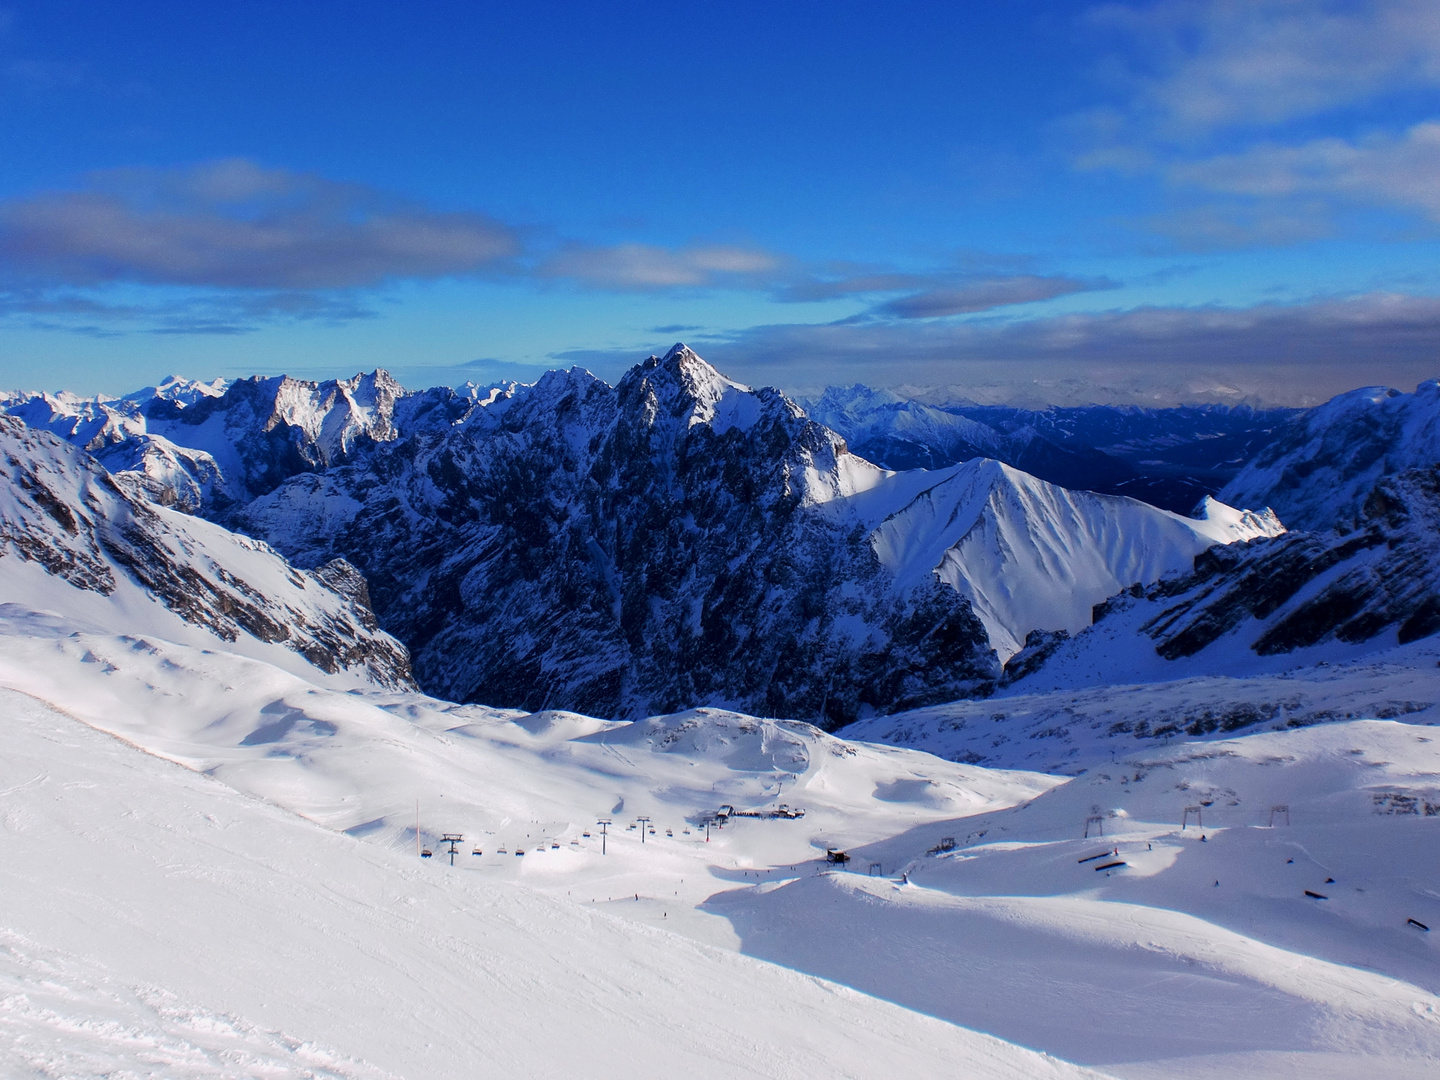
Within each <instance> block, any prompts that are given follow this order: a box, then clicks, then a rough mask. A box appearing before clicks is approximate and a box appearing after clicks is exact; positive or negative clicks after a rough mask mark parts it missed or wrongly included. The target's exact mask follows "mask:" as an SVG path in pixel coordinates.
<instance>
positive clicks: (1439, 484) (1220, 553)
mask: <svg viewBox="0 0 1440 1080" xmlns="http://www.w3.org/2000/svg"><path fill="white" fill-rule="evenodd" d="M1437 527H1440V466H1431V467H1430V468H1429V469H1416V470H1411V471H1409V472H1405V473H1401V474H1400V475H1398V476H1392V477H1388V478H1386V479H1385V480H1383V481H1381V482H1380V484H1378V485H1377V486H1376V487H1375V489H1374V490H1373V491H1372V492H1371V494H1370V496H1369V498H1368V499H1367V500H1366V501H1365V503H1364V505H1363V507H1362V508H1361V515H1360V521H1359V522H1358V523H1357V525H1356V527H1354V528H1352V529H1349V530H1347V531H1344V532H1340V533H1336V534H1326V533H1288V534H1286V535H1285V536H1283V537H1279V538H1277V539H1273V540H1263V541H1255V542H1253V543H1251V544H1246V545H1238V544H1237V545H1235V546H1234V547H1229V548H1224V549H1218V548H1217V549H1212V550H1210V551H1207V552H1205V553H1204V554H1202V555H1201V556H1199V557H1198V558H1197V559H1196V560H1195V573H1194V575H1193V576H1192V577H1191V578H1188V579H1182V580H1180V581H1176V582H1173V583H1163V584H1161V585H1159V586H1156V587H1155V589H1154V590H1152V591H1153V595H1154V597H1155V598H1156V599H1158V600H1161V601H1164V600H1166V599H1168V598H1169V597H1170V596H1178V597H1183V599H1181V601H1180V602H1179V603H1177V604H1175V605H1174V606H1172V607H1167V608H1166V610H1165V611H1164V612H1163V613H1161V614H1160V615H1158V616H1156V618H1155V619H1153V620H1152V621H1151V622H1150V623H1148V624H1147V625H1146V627H1145V630H1146V632H1147V633H1149V634H1150V636H1151V637H1153V638H1155V640H1156V642H1157V644H1156V650H1157V651H1158V652H1159V653H1160V654H1161V655H1162V656H1165V657H1166V658H1167V659H1173V658H1174V657H1177V656H1189V655H1191V654H1193V653H1196V652H1198V651H1199V650H1201V649H1203V648H1205V647H1206V646H1207V645H1209V644H1210V643H1211V642H1213V641H1215V640H1217V639H1218V638H1220V637H1221V636H1222V635H1224V634H1227V633H1229V632H1231V631H1232V630H1234V629H1235V628H1236V627H1238V626H1239V625H1240V624H1241V623H1242V622H1243V621H1244V620H1247V619H1252V618H1253V619H1257V620H1259V621H1260V622H1261V623H1262V624H1263V629H1262V630H1261V631H1260V632H1259V633H1258V634H1257V635H1255V638H1254V641H1253V642H1252V643H1251V646H1250V647H1251V648H1252V649H1254V650H1255V652H1256V653H1258V654H1260V655H1261V656H1266V655H1271V654H1275V653H1285V652H1291V651H1293V650H1295V649H1298V648H1304V647H1307V646H1311V645H1316V644H1319V643H1320V642H1322V641H1325V640H1327V639H1331V638H1333V639H1335V640H1338V641H1342V642H1349V643H1356V642H1363V641H1369V640H1370V639H1371V638H1374V637H1376V636H1377V635H1379V634H1380V633H1382V632H1383V631H1385V630H1387V629H1391V628H1394V629H1395V631H1396V633H1397V636H1398V640H1399V642H1400V643H1401V644H1404V643H1405V642H1407V641H1414V640H1415V639H1417V638H1421V637H1428V636H1429V635H1430V634H1433V633H1434V632H1435V631H1436V630H1440V560H1437V555H1440V532H1437ZM1302 591H1303V595H1302Z"/></svg>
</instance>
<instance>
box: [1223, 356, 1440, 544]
mask: <svg viewBox="0 0 1440 1080" xmlns="http://www.w3.org/2000/svg"><path fill="white" fill-rule="evenodd" d="M1437 463H1440V382H1437V381H1436V380H1434V379H1431V380H1428V381H1426V382H1423V383H1421V384H1420V385H1419V386H1417V387H1416V388H1415V392H1414V393H1412V394H1405V393H1401V392H1400V391H1398V390H1392V389H1389V388H1388V387H1383V386H1369V387H1363V388H1361V389H1359V390H1352V391H1350V392H1349V393H1346V394H1341V395H1339V396H1338V397H1335V398H1333V399H1332V400H1330V401H1328V402H1326V403H1325V404H1324V405H1321V406H1319V407H1318V408H1315V409H1311V410H1309V411H1308V412H1305V413H1302V414H1301V415H1300V416H1298V417H1296V418H1295V419H1294V420H1293V421H1291V422H1290V424H1289V425H1288V426H1287V427H1286V428H1285V429H1284V430H1283V431H1282V432H1281V434H1280V436H1279V437H1278V438H1277V439H1276V441H1275V442H1274V443H1272V444H1271V445H1270V446H1268V447H1266V448H1265V449H1264V450H1263V451H1262V452H1261V453H1260V454H1258V455H1257V456H1256V457H1255V458H1254V459H1253V460H1252V461H1250V462H1249V463H1248V464H1247V465H1246V466H1245V468H1244V469H1243V470H1241V472H1240V474H1239V475H1238V476H1236V477H1235V479H1234V480H1232V481H1231V482H1230V483H1229V484H1227V485H1226V486H1225V489H1224V490H1223V491H1221V493H1220V498H1222V499H1224V500H1225V501H1227V502H1231V503H1235V504H1236V505H1242V506H1269V507H1272V508H1273V509H1274V510H1275V512H1276V513H1277V514H1279V515H1280V519H1281V520H1282V521H1284V522H1285V524H1286V525H1288V526H1290V527H1291V528H1302V529H1329V528H1333V527H1334V526H1335V525H1337V524H1339V523H1341V522H1342V521H1346V520H1349V519H1351V518H1353V517H1354V516H1355V514H1356V513H1357V512H1358V511H1359V509H1360V506H1361V504H1362V503H1363V502H1364V500H1365V498H1366V496H1368V495H1369V494H1370V491H1371V489H1373V488H1374V487H1375V484H1376V483H1377V482H1378V481H1379V480H1380V479H1381V478H1382V477H1385V476H1389V475H1391V474H1393V473H1398V472H1401V471H1403V470H1406V469H1415V468H1425V467H1427V466H1430V465H1434V464H1437Z"/></svg>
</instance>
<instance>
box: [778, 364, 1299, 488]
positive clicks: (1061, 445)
mask: <svg viewBox="0 0 1440 1080" xmlns="http://www.w3.org/2000/svg"><path fill="white" fill-rule="evenodd" d="M802 404H803V405H804V406H805V409H806V411H807V412H808V413H809V415H810V416H811V417H812V418H813V419H815V420H817V421H819V422H820V423H822V424H825V425H826V426H827V427H829V428H831V429H833V430H834V431H837V432H839V433H840V434H841V435H843V436H844V437H845V439H846V441H847V442H848V443H849V444H850V446H851V448H852V449H853V450H854V451H855V452H856V453H857V454H859V455H860V456H862V457H864V458H868V459H869V460H871V461H873V462H875V463H876V464H877V465H881V466H883V467H884V468H887V469H916V468H922V469H936V468H942V467H944V466H946V465H953V464H955V463H957V462H961V461H969V460H971V459H972V458H977V457H992V458H995V459H997V460H999V461H1003V462H1005V463H1006V464H1007V465H1012V466H1014V467H1015V468H1017V469H1023V470H1024V471H1025V472H1028V473H1030V474H1031V475H1032V476H1037V477H1039V478H1040V479H1042V480H1048V481H1049V482H1050V483H1052V484H1059V485H1060V486H1062V487H1068V488H1081V489H1084V490H1086V491H1097V492H1101V493H1104V494H1109V495H1128V496H1130V497H1131V498H1135V499H1139V500H1141V501H1142V502H1148V503H1150V504H1152V505H1154V506H1158V507H1161V508H1162V509H1166V510H1173V511H1175V512H1176V513H1181V514H1188V513H1190V512H1191V511H1192V510H1193V509H1194V508H1195V507H1196V506H1198V505H1199V504H1200V501H1201V500H1202V499H1203V498H1205V497H1206V496H1207V495H1217V494H1218V493H1219V492H1220V490H1221V488H1223V487H1224V486H1225V485H1226V484H1227V483H1229V482H1230V481H1231V480H1232V479H1233V478H1234V477H1235V475H1236V474H1237V473H1238V472H1239V470H1240V469H1241V468H1242V467H1243V466H1244V465H1245V464H1246V462H1248V461H1249V460H1250V459H1251V458H1252V457H1253V456H1254V455H1255V454H1256V453H1257V452H1258V451H1259V450H1260V449H1261V448H1263V447H1266V446H1268V445H1270V444H1271V443H1272V442H1273V441H1274V440H1275V439H1276V438H1277V436H1278V434H1279V432H1280V430H1281V429H1282V428H1284V427H1285V426H1286V424H1287V423H1288V422H1289V421H1291V420H1292V419H1294V417H1295V416H1296V415H1297V413H1298V410H1293V409H1266V410H1255V409H1252V408H1250V407H1249V406H1246V405H1241V406H1234V407H1230V406H1224V405H1195V406H1186V407H1182V408H1172V409H1141V408H1137V407H1135V406H1111V405H1091V406H1087V407H1069V408H1052V409H1047V410H1044V411H1036V410H1031V409H1017V408H1008V407H1004V406H996V405H974V404H969V403H965V404H957V405H945V406H937V405H933V404H926V403H924V402H921V401H917V400H914V399H913V398H904V397H901V396H899V395H898V394H895V393H893V392H892V391H889V390H874V389H871V388H870V387H867V386H849V387H831V388H830V389H828V390H827V391H825V393H824V394H822V395H820V396H819V397H815V398H805V399H802ZM1234 505H1247V506H1259V505H1264V504H1263V503H1254V502H1251V503H1234Z"/></svg>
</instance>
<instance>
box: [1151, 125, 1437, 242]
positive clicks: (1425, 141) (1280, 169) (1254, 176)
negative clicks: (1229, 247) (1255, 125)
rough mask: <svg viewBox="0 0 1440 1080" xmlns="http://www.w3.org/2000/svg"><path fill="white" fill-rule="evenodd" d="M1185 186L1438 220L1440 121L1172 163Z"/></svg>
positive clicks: (1270, 144)
mask: <svg viewBox="0 0 1440 1080" xmlns="http://www.w3.org/2000/svg"><path fill="white" fill-rule="evenodd" d="M1169 172H1170V176H1171V177H1172V178H1173V179H1174V180H1176V181H1178V182H1180V183H1185V184H1190V185H1193V186H1195V187H1201V188H1206V189H1209V190H1211V191H1217V192H1223V193H1227V194H1238V195H1250V196H1255V197H1257V198H1261V199H1272V200H1273V199H1281V198H1290V197H1293V196H1310V197H1314V196H1330V197H1337V198H1343V199H1347V200H1352V201H1358V202H1366V203H1381V204H1388V205H1391V206H1396V207H1400V208H1404V209H1410V210H1417V211H1419V212H1420V213H1422V214H1424V215H1425V216H1426V217H1428V218H1429V219H1430V220H1432V221H1440V184H1437V182H1436V181H1437V178H1440V121H1433V120H1432V121H1428V122H1426V123H1422V124H1416V125H1415V126H1414V127H1411V128H1410V129H1409V130H1408V131H1404V132H1402V133H1400V134H1398V135H1386V134H1377V135H1371V136H1368V137H1366V138H1363V139H1358V140H1348V139H1340V138H1324V139H1312V140H1310V141H1308V142H1304V143H1301V144H1299V145H1294V146H1283V145H1276V144H1273V143H1266V144H1262V145H1259V146H1253V147H1250V148H1248V149H1246V150H1244V151H1242V152H1240V153H1236V154H1223V155H1217V156H1214V157H1210V158H1206V159H1204V160H1201V161H1194V162H1183V163H1179V164H1176V165H1174V166H1173V167H1172V168H1171V169H1170V170H1169Z"/></svg>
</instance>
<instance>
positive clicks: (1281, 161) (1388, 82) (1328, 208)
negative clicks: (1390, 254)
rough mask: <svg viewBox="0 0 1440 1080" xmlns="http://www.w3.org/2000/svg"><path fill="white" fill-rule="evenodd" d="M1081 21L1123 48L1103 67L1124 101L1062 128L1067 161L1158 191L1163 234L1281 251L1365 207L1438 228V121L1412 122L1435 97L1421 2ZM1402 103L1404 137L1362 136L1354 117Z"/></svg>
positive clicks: (1211, 5)
mask: <svg viewBox="0 0 1440 1080" xmlns="http://www.w3.org/2000/svg"><path fill="white" fill-rule="evenodd" d="M1085 21H1086V22H1088V23H1089V24H1090V26H1092V27H1094V28H1100V29H1103V30H1106V31H1110V32H1114V33H1116V34H1118V35H1119V36H1120V38H1121V40H1122V41H1123V43H1124V45H1123V47H1122V48H1120V49H1118V50H1117V51H1116V52H1115V53H1114V54H1113V55H1112V56H1111V66H1110V73H1111V75H1112V76H1113V77H1114V81H1115V82H1116V83H1118V85H1119V86H1120V87H1121V89H1122V96H1121V99H1120V100H1119V101H1118V103H1116V104H1115V105H1112V106H1108V107H1105V108H1100V109H1095V110H1092V111H1090V112H1088V113H1085V114H1083V115H1081V116H1078V117H1072V118H1071V131H1072V133H1078V134H1079V139H1080V148H1079V149H1078V150H1077V152H1076V156H1075V162H1076V164H1077V165H1078V166H1079V167H1080V168H1082V169H1091V170H1096V169H1098V170H1112V171H1119V172H1123V173H1129V174H1145V173H1149V174H1152V175H1155V176H1159V177H1162V178H1163V179H1164V180H1165V181H1166V182H1167V184H1168V186H1169V188H1170V190H1171V191H1172V192H1173V193H1174V194H1175V195H1177V196H1178V198H1179V200H1180V202H1179V205H1177V206H1176V207H1174V208H1173V209H1172V211H1171V212H1170V213H1167V214H1163V215H1160V216H1158V217H1156V218H1155V219H1153V221H1152V224H1154V225H1155V226H1156V227H1157V229H1158V230H1159V231H1161V232H1164V233H1167V234H1169V235H1171V236H1172V237H1175V238H1177V239H1180V240H1181V241H1182V242H1185V243H1189V244H1193V245H1194V246H1200V247H1208V246H1216V245H1230V244H1246V243H1266V244H1273V243H1284V242H1290V241H1295V240H1304V239H1310V238H1313V237H1315V236H1320V235H1324V234H1326V233H1328V232H1331V231H1333V230H1334V229H1336V228H1337V227H1339V226H1340V224H1341V223H1343V222H1347V221H1350V220H1351V219H1350V218H1348V217H1346V216H1345V211H1346V210H1347V209H1354V208H1357V207H1361V206H1371V207H1385V208H1389V209H1392V210H1400V211H1402V212H1406V213H1409V214H1415V215H1419V216H1421V217H1423V218H1425V219H1428V220H1430V221H1440V197H1437V196H1436V195H1435V191H1434V189H1435V184H1434V180H1433V178H1434V177H1435V175H1436V174H1437V173H1436V169H1437V166H1440V119H1437V118H1434V117H1431V116H1426V115H1424V114H1423V111H1422V112H1421V113H1420V114H1416V113H1415V112H1414V111H1413V110H1415V109H1416V108H1417V107H1421V104H1420V103H1421V102H1422V101H1423V100H1424V99H1423V97H1414V96H1413V95H1414V94H1415V93H1416V92H1417V91H1421V92H1425V93H1430V94H1433V91H1434V90H1435V89H1436V88H1437V87H1440V6H1437V5H1436V4H1435V3H1433V0H1357V2H1349V3H1339V2H1334V0H1212V2H1201V0H1162V2H1160V3H1153V4H1148V5H1144V6H1137V5H1132V4H1124V5H1122V4H1107V5H1104V6H1102V7H1099V8H1096V9H1093V10H1092V11H1091V12H1089V13H1088V15H1087V16H1086V20H1085ZM1407 93H1408V94H1411V95H1412V98H1411V99H1409V104H1407V105H1405V106H1404V107H1403V108H1400V109H1397V110H1396V111H1395V112H1394V115H1395V117H1396V118H1397V119H1398V118H1401V117H1403V116H1404V115H1405V114H1406V110H1407V109H1408V110H1411V111H1410V119H1409V120H1408V122H1405V123H1404V126H1396V127H1391V128H1389V129H1384V128H1376V127H1375V126H1374V118H1373V116H1372V117H1371V118H1370V119H1369V121H1368V124H1369V126H1364V127H1362V126H1361V124H1362V122H1361V120H1359V119H1357V117H1359V116H1362V115H1364V114H1363V111H1357V110H1363V109H1364V108H1366V107H1369V106H1374V105H1376V104H1377V103H1384V102H1393V101H1395V100H1398V99H1397V98H1396V97H1395V95H1403V94H1407ZM1387 95H1388V96H1387ZM1317 127H1318V128H1319V129H1320V130H1322V131H1325V132H1326V133H1325V134H1323V135H1317V134H1316V130H1317ZM1197 201H1198V205H1197ZM1355 220H1360V219H1355Z"/></svg>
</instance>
